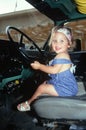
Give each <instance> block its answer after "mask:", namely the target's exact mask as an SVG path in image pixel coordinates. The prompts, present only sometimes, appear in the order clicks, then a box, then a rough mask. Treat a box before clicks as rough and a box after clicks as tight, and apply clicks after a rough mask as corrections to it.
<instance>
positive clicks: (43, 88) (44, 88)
mask: <svg viewBox="0 0 86 130" xmlns="http://www.w3.org/2000/svg"><path fill="white" fill-rule="evenodd" d="M42 94H48V95H52V96H58V93H57V92H56V90H55V89H54V87H53V85H51V84H45V83H43V84H41V85H40V86H39V87H38V88H37V90H36V91H35V93H34V94H33V96H32V97H31V98H30V99H29V100H28V103H29V105H30V104H31V103H32V101H34V100H35V99H36V98H37V97H38V96H41V95H42Z"/></svg>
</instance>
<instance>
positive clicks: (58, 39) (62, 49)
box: [51, 32, 70, 53]
mask: <svg viewBox="0 0 86 130" xmlns="http://www.w3.org/2000/svg"><path fill="white" fill-rule="evenodd" d="M52 35H53V36H52V42H51V46H52V49H53V51H55V52H56V53H66V52H67V51H68V48H69V47H70V45H69V42H68V39H67V38H66V36H65V35H64V34H63V33H61V32H56V33H54V34H52Z"/></svg>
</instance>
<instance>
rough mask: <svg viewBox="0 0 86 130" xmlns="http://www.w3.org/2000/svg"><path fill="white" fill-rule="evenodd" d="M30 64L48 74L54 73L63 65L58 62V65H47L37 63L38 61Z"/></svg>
mask: <svg viewBox="0 0 86 130" xmlns="http://www.w3.org/2000/svg"><path fill="white" fill-rule="evenodd" d="M31 66H32V68H33V69H35V70H37V69H39V70H41V71H43V72H45V73H48V74H55V73H59V72H60V70H61V68H62V66H63V65H62V64H58V65H54V66H47V65H44V64H41V63H39V62H38V61H35V62H34V63H31Z"/></svg>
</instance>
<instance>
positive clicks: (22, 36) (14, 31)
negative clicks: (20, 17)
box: [6, 26, 43, 61]
mask: <svg viewBox="0 0 86 130" xmlns="http://www.w3.org/2000/svg"><path fill="white" fill-rule="evenodd" d="M6 33H7V35H8V38H9V40H10V42H11V43H15V42H16V41H15V39H17V43H18V45H19V47H18V51H19V52H20V54H21V55H22V56H23V58H24V59H26V60H28V61H30V59H36V55H35V54H34V55H32V53H30V54H28V53H27V51H26V49H25V48H24V47H23V45H24V43H25V41H26V42H27V43H28V42H29V43H30V48H29V50H31V48H35V50H36V51H37V50H38V52H40V54H41V55H43V53H42V51H41V49H40V48H39V47H38V46H37V45H36V43H35V42H34V41H33V40H32V39H31V38H30V37H29V36H27V35H26V34H25V33H23V32H22V31H21V30H19V29H18V28H15V27H12V26H8V27H7V28H6ZM13 34H15V36H16V38H15V37H14V36H13ZM28 45H29V44H28ZM31 45H32V46H31ZM33 46H34V47H33Z"/></svg>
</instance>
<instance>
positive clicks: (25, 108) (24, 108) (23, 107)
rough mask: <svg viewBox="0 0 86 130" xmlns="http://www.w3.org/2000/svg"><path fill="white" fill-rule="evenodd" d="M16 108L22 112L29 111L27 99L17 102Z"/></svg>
mask: <svg viewBox="0 0 86 130" xmlns="http://www.w3.org/2000/svg"><path fill="white" fill-rule="evenodd" d="M17 109H18V110H19V111H22V112H24V111H30V105H29V103H28V101H25V102H23V103H21V104H19V105H18V106H17Z"/></svg>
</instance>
